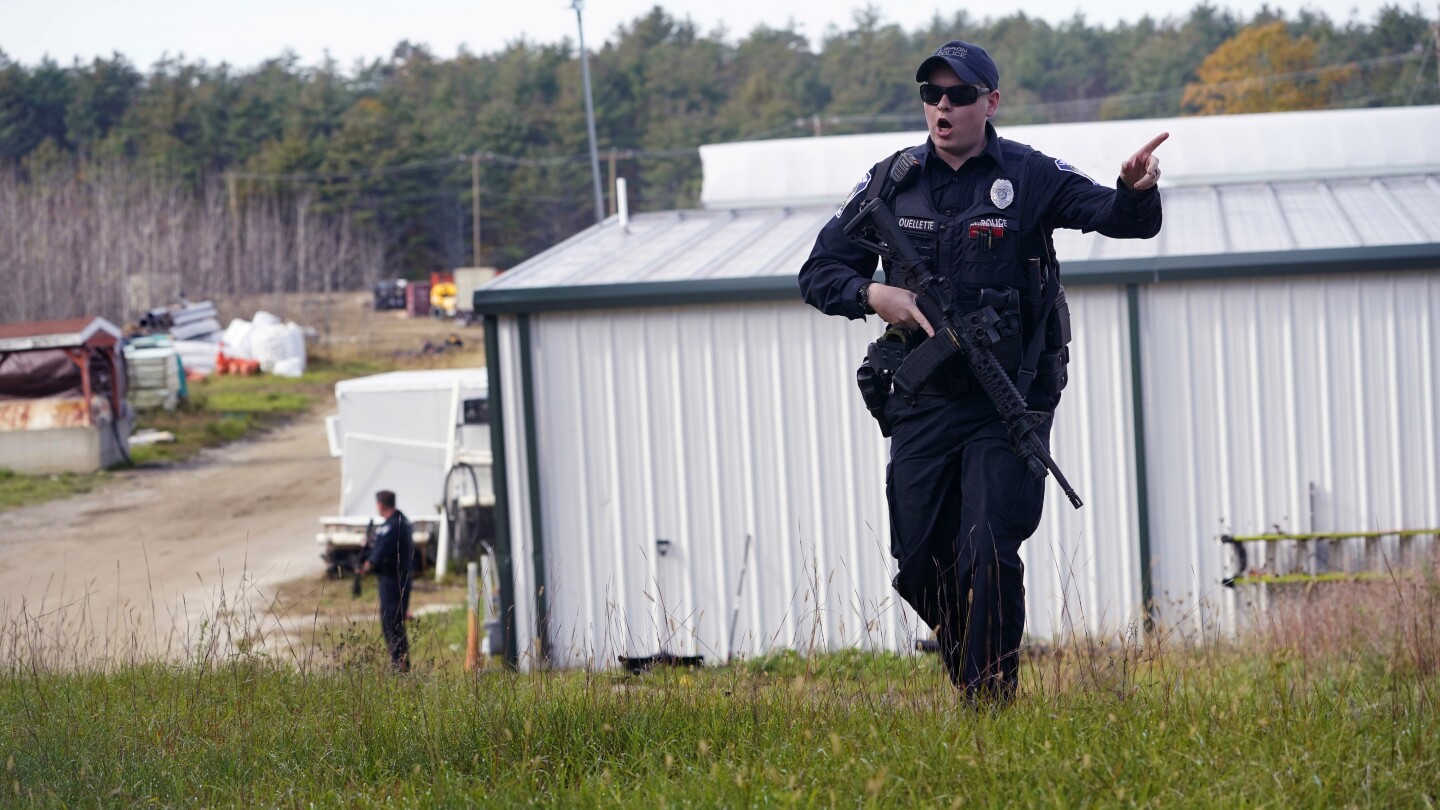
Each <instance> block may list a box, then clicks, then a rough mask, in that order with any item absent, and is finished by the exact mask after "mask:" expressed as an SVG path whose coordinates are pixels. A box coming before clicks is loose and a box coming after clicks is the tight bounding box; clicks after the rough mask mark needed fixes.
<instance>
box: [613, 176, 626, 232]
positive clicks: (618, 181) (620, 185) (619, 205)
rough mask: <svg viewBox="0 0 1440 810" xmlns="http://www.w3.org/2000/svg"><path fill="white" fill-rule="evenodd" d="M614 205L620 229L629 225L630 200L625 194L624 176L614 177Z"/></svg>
mask: <svg viewBox="0 0 1440 810" xmlns="http://www.w3.org/2000/svg"><path fill="white" fill-rule="evenodd" d="M615 206H616V212H617V213H618V214H619V215H620V227H621V228H622V229H624V228H628V227H629V226H630V201H629V200H628V199H627V198H626V196H625V178H623V177H617V178H615Z"/></svg>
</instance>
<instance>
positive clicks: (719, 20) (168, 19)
mask: <svg viewBox="0 0 1440 810" xmlns="http://www.w3.org/2000/svg"><path fill="white" fill-rule="evenodd" d="M1195 4H1196V3H1195V2H1194V0H1150V1H1149V2H1148V3H1137V2H1133V0H1131V1H1130V2H1118V1H1117V0H1103V2H1092V3H1087V4H1085V5H1084V6H1083V8H1084V13H1085V17H1086V19H1088V20H1090V21H1091V22H1093V23H1102V24H1105V25H1111V24H1114V23H1115V22H1116V21H1119V20H1122V19H1123V20H1133V19H1136V18H1137V17H1138V16H1139V15H1140V12H1141V10H1142V9H1143V10H1146V11H1148V12H1149V13H1150V14H1151V15H1153V16H1157V17H1162V16H1165V15H1177V16H1178V15H1183V14H1185V13H1187V12H1188V11H1189V9H1190V8H1192V7H1193V6H1194V5H1195ZM655 5H657V3H655V2H653V0H649V1H647V0H589V2H587V3H586V5H585V34H586V44H587V45H589V46H591V47H592V48H593V47H594V46H595V45H598V44H599V43H600V42H602V41H603V40H605V39H609V38H610V37H611V35H612V33H613V32H614V31H615V29H616V27H617V26H619V25H621V24H623V23H626V22H629V21H630V20H633V19H634V18H635V17H637V16H639V15H641V14H643V13H644V12H645V11H647V10H648V9H650V8H651V7H653V6H655ZM659 5H661V6H663V7H664V8H665V9H667V11H668V12H669V13H670V14H671V15H673V16H676V17H680V18H684V17H689V18H691V19H693V20H694V21H695V22H696V23H698V24H699V25H700V26H701V28H702V29H703V30H704V31H706V32H709V31H712V30H714V29H715V28H716V27H718V26H720V25H722V24H723V25H724V27H725V29H726V30H727V31H728V32H729V35H730V37H731V39H735V38H738V37H740V36H743V35H744V34H745V33H746V32H748V31H750V30H751V29H753V28H754V27H755V26H756V25H759V24H765V25H769V26H771V27H783V26H785V25H786V24H788V23H789V22H791V21H794V22H795V23H796V25H797V27H798V29H799V30H800V32H801V33H803V34H805V35H806V36H808V37H810V39H811V42H812V44H813V43H815V42H817V41H818V40H819V39H820V37H821V36H822V35H823V34H824V33H825V31H826V29H827V28H828V27H830V26H836V27H840V28H848V27H850V25H851V20H852V13H853V9H855V8H857V7H860V6H862V5H864V3H863V2H859V1H858V0H857V1H856V2H835V0H719V2H717V0H665V2H662V3H659ZM876 5H878V6H879V7H880V8H881V9H883V13H884V15H885V19H886V20H887V21H891V22H897V23H899V24H901V25H902V26H903V27H904V28H906V29H914V28H918V27H920V26H922V25H924V24H925V23H927V22H928V21H929V20H930V19H931V18H932V17H933V16H934V15H935V14H936V13H937V12H939V11H941V10H942V9H943V13H944V14H945V15H946V16H948V15H949V14H951V13H952V10H953V9H955V8H956V6H955V5H953V4H949V3H946V4H941V3H937V2H935V0H886V2H880V3H876ZM1216 5H1220V6H1222V7H1226V8H1231V9H1234V10H1236V11H1237V12H1240V13H1242V14H1246V15H1249V14H1252V13H1254V11H1255V10H1256V9H1257V8H1259V7H1260V6H1261V2H1260V0H1220V2H1217V3H1216ZM1269 5H1270V6H1271V7H1272V8H1280V9H1284V10H1285V11H1286V12H1289V13H1293V12H1295V11H1297V10H1299V9H1301V8H1311V9H1315V10H1318V11H1322V12H1324V13H1325V14H1327V15H1329V16H1330V17H1331V18H1333V19H1337V20H1341V21H1344V20H1349V19H1351V18H1352V17H1354V18H1358V19H1360V20H1361V21H1365V22H1369V21H1370V20H1372V19H1373V18H1374V16H1375V13H1376V11H1378V10H1379V9H1380V8H1381V6H1382V5H1383V3H1382V2H1380V0H1361V1H1360V2H1356V0H1305V1H1304V2H1300V1H1299V0H1278V2H1271V3H1270V4H1269ZM1018 7H1019V6H1018V4H1016V5H1012V4H997V5H995V6H993V7H986V6H979V5H977V6H971V7H970V8H971V10H972V13H973V14H975V15H976V16H977V17H984V16H986V15H989V16H1004V15H1005V14H1008V13H1011V12H1012V11H1013V10H1015V9H1016V8H1018ZM1081 7H1082V6H1081V5H1080V4H1079V3H1077V2H1075V0H1031V1H1030V2H1029V3H1026V4H1025V5H1024V8H1025V11H1026V13H1027V14H1030V15H1032V16H1037V17H1043V18H1045V19H1047V20H1050V21H1052V22H1058V21H1061V20H1064V19H1068V18H1070V17H1071V16H1073V15H1074V14H1075V13H1076V11H1077V9H1080V8H1081ZM1423 7H1424V8H1426V9H1427V10H1428V11H1429V13H1431V14H1434V13H1435V12H1434V10H1433V9H1431V8H1430V4H1427V5H1425V6H1423ZM575 30H576V29H575V13H574V12H573V11H572V10H571V8H570V5H569V0H471V2H460V1H459V0H408V2H397V0H346V2H337V1H336V0H245V2H225V3H220V2H205V1H204V0H198V1H197V0H48V2H37V0H0V50H3V51H4V52H5V53H6V54H7V55H8V56H9V57H10V58H11V59H12V60H15V61H18V62H22V63H25V64H34V63H36V62H38V61H39V60H40V59H42V58H44V57H45V56H49V57H51V58H52V59H55V60H57V61H59V62H62V63H65V64H68V63H69V62H70V61H71V60H72V59H74V58H75V57H79V58H80V59H82V60H89V59H91V58H92V57H95V56H109V55H110V54H111V53H112V52H115V51H119V52H120V53H122V54H124V55H125V56H127V57H129V58H130V59H131V61H132V62H134V63H135V64H137V65H139V66H140V67H148V66H149V65H151V64H153V63H154V62H155V61H156V60H157V59H159V58H160V57H161V56H162V55H165V54H169V55H171V56H174V55H177V54H183V55H184V56H185V57H186V58H187V60H190V61H198V60H201V59H203V60H205V61H206V62H210V63H212V64H214V63H219V62H228V63H230V64H232V65H235V66H239V67H251V66H254V65H255V64H257V63H259V62H260V61H262V60H264V59H267V58H270V57H273V56H278V55H279V54H280V53H282V52H283V51H285V50H286V49H289V50H292V51H294V52H295V53H297V54H298V55H299V56H300V58H301V60H302V61H303V62H304V63H306V64H313V63H315V62H318V61H319V60H320V59H321V58H322V57H323V55H324V54H325V53H326V52H327V51H328V52H329V54H330V55H331V56H333V57H334V58H335V59H336V60H338V61H339V62H340V63H341V65H343V66H346V67H349V66H350V65H351V64H353V63H354V61H355V60H357V59H371V58H375V57H383V56H386V55H388V54H389V53H390V52H391V50H392V49H393V48H394V46H395V44H396V43H397V42H399V41H400V40H402V39H408V40H410V41H411V42H415V43H424V44H427V45H429V46H430V47H431V48H432V49H433V50H434V52H435V53H436V54H438V55H440V56H443V57H448V56H452V55H454V54H455V53H456V51H457V50H459V48H460V47H461V46H462V45H463V46H466V47H468V48H469V49H470V51H471V52H474V53H487V52H491V51H495V50H498V49H500V48H502V47H504V46H505V45H506V44H507V43H510V42H513V41H515V40H517V39H520V38H525V39H528V40H530V41H532V42H541V43H553V42H559V41H560V40H562V39H564V38H566V37H570V38H572V39H573V38H574V37H575ZM981 44H983V43H981Z"/></svg>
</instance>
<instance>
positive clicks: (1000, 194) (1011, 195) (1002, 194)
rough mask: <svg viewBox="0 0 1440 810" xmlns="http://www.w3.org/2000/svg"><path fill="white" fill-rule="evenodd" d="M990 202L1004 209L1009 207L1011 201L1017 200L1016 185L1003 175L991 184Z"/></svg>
mask: <svg viewBox="0 0 1440 810" xmlns="http://www.w3.org/2000/svg"><path fill="white" fill-rule="evenodd" d="M990 202H992V203H994V204H995V207H996V208H999V209H1002V210H1003V209H1005V208H1009V207H1010V203H1012V202H1015V186H1014V185H1012V184H1011V183H1010V181H1009V180H1006V179H1005V178H1003V177H1002V178H1000V179H999V180H996V181H995V182H994V183H993V184H991V186H990Z"/></svg>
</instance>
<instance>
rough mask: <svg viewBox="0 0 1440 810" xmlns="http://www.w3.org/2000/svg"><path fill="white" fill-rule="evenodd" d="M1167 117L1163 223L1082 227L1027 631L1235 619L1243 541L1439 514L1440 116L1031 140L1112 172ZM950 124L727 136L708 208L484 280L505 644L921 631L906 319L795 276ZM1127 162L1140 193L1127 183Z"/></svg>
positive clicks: (589, 652)
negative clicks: (899, 466) (883, 316)
mask: <svg viewBox="0 0 1440 810" xmlns="http://www.w3.org/2000/svg"><path fill="white" fill-rule="evenodd" d="M1161 130H1168V131H1169V132H1171V139H1170V141H1169V142H1168V143H1166V144H1165V145H1164V146H1163V147H1162V148H1161V150H1160V152H1159V154H1160V155H1161V158H1162V160H1163V162H1164V165H1165V183H1164V186H1163V189H1162V193H1163V194H1164V205H1165V226H1164V229H1163V231H1162V233H1161V234H1160V236H1158V237H1157V238H1156V239H1153V240H1147V241H1128V242H1121V241H1109V240H1106V239H1103V238H1101V237H1098V236H1095V235H1082V234H1079V233H1077V232H1070V231H1064V232H1057V234H1056V237H1057V238H1056V248H1057V250H1058V252H1059V254H1060V259H1061V263H1062V278H1064V279H1065V280H1066V288H1067V293H1068V296H1069V299H1070V302H1071V307H1072V311H1073V313H1074V317H1075V341H1074V343H1073V345H1072V347H1071V349H1072V360H1071V377H1070V379H1071V382H1070V386H1069V388H1068V389H1067V390H1066V393H1065V397H1064V401H1063V402H1062V404H1061V406H1060V408H1059V413H1058V417H1057V423H1056V426H1055V429H1054V433H1053V439H1054V447H1053V451H1054V455H1055V458H1056V460H1057V461H1058V462H1059V464H1060V465H1061V467H1062V468H1063V469H1064V470H1065V472H1066V474H1067V475H1068V477H1069V478H1070V480H1071V481H1072V483H1074V484H1075V486H1076V488H1077V489H1078V490H1079V491H1080V494H1081V495H1082V497H1084V499H1085V501H1086V506H1085V507H1084V509H1083V510H1080V511H1078V512H1077V511H1075V510H1072V509H1071V508H1070V507H1069V505H1068V504H1067V503H1066V502H1065V499H1064V497H1063V495H1061V493H1060V492H1059V490H1058V488H1057V487H1055V486H1054V484H1053V481H1052V483H1051V484H1050V488H1049V492H1048V500H1047V510H1046V516H1045V519H1044V522H1043V523H1042V525H1041V528H1040V531H1039V532H1038V533H1037V534H1036V536H1035V537H1034V538H1032V539H1031V540H1030V541H1028V542H1027V543H1026V544H1025V547H1024V550H1023V552H1022V554H1023V556H1024V558H1025V561H1026V565H1027V599H1028V605H1029V625H1028V631H1029V633H1030V635H1031V636H1032V637H1041V638H1043V637H1049V636H1053V635H1056V634H1060V633H1063V632H1066V631H1067V630H1074V629H1084V630H1088V631H1091V632H1100V633H1108V632H1114V631H1116V630H1121V629H1123V628H1125V627H1127V626H1131V625H1133V624H1134V623H1135V622H1137V621H1138V620H1139V619H1140V618H1142V617H1144V616H1145V615H1146V611H1145V607H1144V606H1146V605H1147V604H1148V605H1151V606H1152V607H1153V609H1154V615H1155V616H1156V617H1157V618H1158V619H1159V620H1160V621H1161V622H1162V623H1165V624H1167V625H1176V624H1180V625H1184V624H1187V623H1194V622H1198V621H1205V620H1209V619H1221V620H1224V619H1225V618H1226V615H1227V613H1228V612H1229V611H1228V610H1227V606H1228V603H1229V602H1230V601H1231V600H1232V599H1233V597H1231V596H1229V593H1230V592H1228V591H1226V590H1225V589H1223V588H1222V587H1221V586H1220V580H1221V579H1222V577H1223V576H1224V575H1225V574H1226V573H1227V571H1226V568H1227V566H1228V565H1230V561H1229V557H1228V554H1227V552H1225V551H1224V549H1223V548H1222V546H1221V544H1220V543H1219V542H1218V538H1219V537H1220V536H1221V535H1223V534H1226V533H1233V534H1245V533H1254V532H1262V531H1266V530H1273V529H1274V528H1275V527H1279V528H1280V529H1282V530H1286V531H1318V530H1324V529H1331V530H1351V529H1353V530H1366V529H1390V528H1404V527H1410V528H1416V527H1433V526H1437V525H1440V472H1437V458H1436V456H1437V437H1440V410H1437V404H1440V139H1437V138H1435V137H1434V133H1436V132H1440V107H1426V108H1399V109H1383V110H1361V111H1339V112H1316V113H1287V114H1272V115H1255V116H1229V117H1213V118H1190V119H1175V120H1149V121H1124V122H1104V123H1087V124H1066V125H1055V126H1045V127H1002V128H1001V132H1002V134H1003V135H1005V136H1006V137H1010V138H1013V139H1015V140H1018V141H1022V142H1028V143H1030V144H1032V145H1034V146H1035V147H1037V148H1039V149H1041V150H1042V151H1045V152H1046V153H1048V154H1051V155H1054V156H1056V157H1059V158H1064V159H1066V160H1068V161H1069V162H1071V163H1072V164H1074V165H1077V166H1079V167H1081V168H1082V169H1085V170H1087V171H1090V172H1091V173H1092V174H1094V175H1095V176H1096V177H1097V178H1100V179H1101V181H1102V182H1106V178H1109V177H1112V176H1113V175H1112V174H1111V172H1113V171H1114V170H1115V167H1118V166H1119V164H1120V162H1121V161H1122V160H1123V159H1124V158H1126V157H1128V155H1129V154H1130V152H1131V151H1133V150H1134V149H1136V148H1138V147H1139V146H1140V145H1142V144H1144V143H1145V142H1146V141H1147V140H1148V139H1149V138H1150V137H1151V136H1152V135H1154V134H1155V133H1156V132H1158V131H1161ZM923 138H924V136H923V133H922V134H916V133H909V134H905V133H901V134H889V135H867V136H845V137H835V138H815V139H797V140H788V141H766V142H758V143H747V144H726V145H719V146H707V147H703V148H702V150H701V157H702V160H703V161H704V169H705V184H704V190H703V193H702V200H703V202H704V204H705V208H704V209H703V210H693V211H669V212H663V213H649V214H640V215H636V216H633V217H625V216H624V215H623V214H622V215H621V216H620V217H612V218H610V219H608V220H606V221H605V222H604V223H602V224H600V225H598V226H596V227H593V228H590V229H588V230H587V231H585V232H583V233H581V234H578V235H577V236H575V237H574V238H572V239H569V240H567V241H566V242H564V243H562V244H560V245H558V246H556V247H555V248H553V249H551V250H549V251H546V252H545V253H542V254H541V255H539V256H536V257H534V258H533V259H531V260H529V261H527V262H525V263H524V264H522V265H520V266H519V267H517V268H515V269H513V270H511V271H510V272H509V273H506V274H505V275H504V276H502V277H501V278H499V279H498V280H496V281H495V282H494V283H492V284H490V285H488V286H487V287H485V288H484V289H483V290H481V291H480V292H478V293H477V294H476V296H475V304H476V310H477V312H481V313H484V314H485V315H486V350H487V353H488V365H489V382H490V391H491V392H492V394H494V396H492V397H491V419H492V421H491V429H492V431H494V433H493V436H494V439H493V442H492V443H493V446H494V448H495V465H496V466H495V471H496V478H495V481H496V490H497V491H496V497H497V503H498V505H499V506H498V508H497V524H498V530H499V532H500V534H501V535H502V537H505V538H508V542H509V552H510V553H509V554H507V555H503V556H504V558H503V559H502V560H501V564H502V570H508V572H509V576H510V578H511V582H512V584H513V593H514V594H516V597H515V598H514V602H513V621H514V625H515V627H514V630H515V633H514V638H516V639H518V642H517V643H514V644H511V645H510V648H509V649H508V650H507V654H508V655H510V656H511V658H512V660H515V661H517V662H518V663H520V664H521V665H525V664H526V663H528V662H533V661H535V660H537V658H538V657H541V656H544V657H548V658H549V659H550V660H552V661H554V662H555V663H557V664H559V665H572V666H574V665H591V664H593V665H597V666H604V665H609V664H611V663H613V662H614V660H615V656H617V655H640V656H644V655H651V654H654V653H656V652H657V651H660V650H662V649H663V650H665V651H668V652H672V653H676V654H699V655H704V656H705V657H706V659H707V660H708V661H716V660H724V659H726V658H727V657H728V656H730V655H731V654H732V653H742V654H756V653H761V652H764V651H767V650H770V649H774V648H784V647H794V648H800V649H803V650H810V649H833V648H836V647H841V646H852V645H853V646H861V647H874V648H886V649H906V648H909V647H910V645H911V642H912V639H913V638H915V637H916V636H918V635H925V634H926V633H927V631H926V630H924V628H919V627H917V626H916V625H917V621H916V619H915V617H914V616H913V614H911V613H909V611H908V609H906V608H904V607H903V603H901V602H899V601H898V599H897V597H896V596H895V595H894V593H893V591H892V590H891V589H890V586H889V578H890V575H891V572H892V570H893V561H892V560H891V558H890V556H889V539H888V534H889V532H888V522H887V521H888V518H887V516H886V508H885V498H884V468H885V461H886V456H887V451H886V446H885V442H884V440H883V439H881V438H880V435H879V431H878V430H877V429H876V427H875V425H874V424H873V422H872V420H871V418H870V416H869V415H868V414H867V413H866V411H865V410H864V408H863V405H862V404H861V402H860V398H859V395H858V393H857V392H856V390H855V386H854V369H855V366H856V364H857V363H858V361H859V359H860V358H861V357H862V356H863V353H864V348H865V345H866V344H867V343H868V342H869V341H870V340H872V339H874V337H875V336H876V335H877V334H878V332H879V328H880V327H879V325H878V324H877V323H876V322H875V321H871V322H870V323H868V324H867V323H861V322H846V321H845V320H844V319H841V318H827V317H824V316H822V315H820V314H819V313H817V312H815V311H814V310H812V309H810V308H809V307H807V306H805V305H804V304H802V303H801V302H800V300H799V293H798V290H797V288H796V282H795V275H796V271H797V270H798V269H799V267H800V265H801V263H802V262H803V260H804V258H805V257H806V256H807V255H808V253H809V251H810V248H811V246H812V243H813V241H814V237H815V234H816V233H817V232H818V230H819V228H820V226H821V225H822V223H824V222H825V220H826V218H827V217H830V216H831V215H832V214H833V212H834V208H835V205H836V204H837V203H838V202H839V201H840V200H841V199H843V198H844V195H845V193H846V191H848V190H849V188H850V187H851V186H852V185H853V183H854V181H855V179H856V178H858V177H859V176H860V175H861V174H862V173H863V172H864V171H865V170H866V169H867V168H868V167H869V166H870V165H871V164H872V163H873V162H874V161H876V160H878V159H879V158H880V157H883V156H884V155H885V154H887V153H888V152H890V151H893V150H894V149H897V148H900V147H902V146H906V145H909V144H913V143H917V142H920V141H922V140H923ZM1112 182H1113V181H1112Z"/></svg>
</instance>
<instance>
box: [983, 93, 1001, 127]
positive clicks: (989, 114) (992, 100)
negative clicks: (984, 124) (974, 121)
mask: <svg viewBox="0 0 1440 810" xmlns="http://www.w3.org/2000/svg"><path fill="white" fill-rule="evenodd" d="M999 109H1000V91H999V90H991V91H990V95H988V96H986V97H985V118H986V119H987V120H988V119H991V118H994V117H995V113H996V111H998V110H999Z"/></svg>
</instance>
